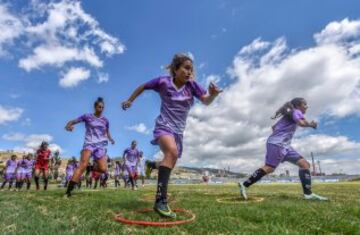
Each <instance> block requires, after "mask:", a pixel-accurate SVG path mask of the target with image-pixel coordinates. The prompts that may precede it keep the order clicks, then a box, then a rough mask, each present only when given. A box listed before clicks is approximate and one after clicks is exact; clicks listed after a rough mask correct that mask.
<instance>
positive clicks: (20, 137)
mask: <svg viewBox="0 0 360 235" xmlns="http://www.w3.org/2000/svg"><path fill="white" fill-rule="evenodd" d="M2 138H3V139H4V140H9V141H23V140H24V139H25V135H24V134H22V133H10V134H4V135H3V136H2Z"/></svg>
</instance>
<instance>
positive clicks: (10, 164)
mask: <svg viewBox="0 0 360 235" xmlns="http://www.w3.org/2000/svg"><path fill="white" fill-rule="evenodd" d="M136 145H137V142H136V141H135V140H134V141H132V143H131V147H130V148H127V149H126V150H125V151H124V155H123V160H122V161H120V160H117V161H111V159H110V158H109V157H108V156H107V163H108V169H111V168H113V172H112V173H110V172H109V170H107V171H106V172H99V171H97V170H96V164H97V163H96V161H94V162H93V163H91V162H89V164H88V167H87V168H86V171H85V175H83V176H81V180H80V182H79V183H78V185H77V186H78V188H79V189H80V188H81V185H82V184H81V181H82V180H84V179H85V182H86V188H94V189H96V188H97V187H98V185H99V186H100V187H103V188H106V187H107V186H108V179H109V178H113V179H114V186H115V187H116V188H117V187H120V186H121V183H120V181H121V180H123V182H124V187H125V188H126V187H130V186H131V188H132V189H133V190H137V188H138V184H137V180H138V179H141V183H142V187H144V184H145V170H144V167H145V159H144V157H143V152H142V151H139V150H137V148H136ZM50 156H51V151H50V150H49V149H48V143H47V142H45V141H43V142H42V143H41V145H40V148H39V149H38V150H37V151H36V154H35V156H34V154H32V153H28V154H26V155H23V157H22V159H21V160H17V155H15V154H13V155H12V156H11V157H10V159H8V160H7V161H6V164H5V167H4V169H3V179H4V180H3V182H2V184H1V189H4V188H5V186H6V184H8V189H9V190H10V189H12V188H13V184H14V182H15V187H14V188H13V189H14V190H15V191H18V190H21V189H22V188H23V185H24V184H25V183H26V189H27V190H29V189H30V187H31V182H32V179H33V176H34V181H35V184H36V189H37V190H39V189H40V184H39V177H40V175H41V174H42V176H43V182H44V190H47V187H48V179H49V168H50V173H51V175H52V178H53V179H55V180H59V179H61V178H63V179H62V180H61V181H62V183H61V184H60V186H64V187H67V185H68V183H69V181H70V180H71V178H72V177H73V174H74V171H75V170H76V169H77V168H79V165H80V164H79V161H78V160H77V159H76V158H75V157H72V158H71V159H69V160H68V163H67V165H66V170H65V177H59V176H60V175H59V167H60V165H61V159H60V156H59V152H58V151H56V152H55V153H54V155H53V157H51V158H50ZM49 164H50V166H49ZM112 164H114V166H113V167H112ZM99 183H100V184H99Z"/></svg>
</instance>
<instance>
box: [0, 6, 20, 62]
mask: <svg viewBox="0 0 360 235" xmlns="http://www.w3.org/2000/svg"><path fill="white" fill-rule="evenodd" d="M22 31H23V25H22V22H21V21H20V20H19V19H18V18H17V17H16V16H14V15H13V14H11V13H10V12H9V10H8V9H7V7H6V5H0V32H1V34H0V57H1V56H4V55H6V53H7V50H6V48H4V47H6V46H8V45H12V44H13V41H14V40H15V39H16V38H17V37H19V36H20V35H21V34H22Z"/></svg>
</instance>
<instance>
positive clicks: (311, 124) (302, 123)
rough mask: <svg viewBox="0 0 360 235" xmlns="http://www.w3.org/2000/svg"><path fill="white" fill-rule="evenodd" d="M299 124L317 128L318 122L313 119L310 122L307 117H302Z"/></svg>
mask: <svg viewBox="0 0 360 235" xmlns="http://www.w3.org/2000/svg"><path fill="white" fill-rule="evenodd" d="M297 124H298V125H299V126H301V127H311V128H314V129H316V128H317V122H315V121H311V122H308V121H307V120H305V119H300V120H299V121H298V122H297Z"/></svg>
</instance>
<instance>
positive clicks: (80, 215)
mask: <svg viewBox="0 0 360 235" xmlns="http://www.w3.org/2000/svg"><path fill="white" fill-rule="evenodd" d="M300 188H301V187H300V185H298V184H272V185H255V186H253V187H252V188H251V189H250V191H249V195H250V197H251V196H253V197H263V198H264V200H263V201H262V202H249V203H231V202H232V201H229V203H219V202H217V199H219V198H225V199H224V200H225V201H226V199H227V198H233V197H236V196H237V195H238V188H237V186H236V185H211V186H206V185H188V186H178V185H171V186H170V189H169V192H170V194H171V198H172V200H173V202H171V206H172V208H176V207H180V208H186V209H189V210H191V211H192V212H194V213H195V214H196V216H197V217H196V220H195V222H193V223H191V224H186V225H179V226H175V227H168V228H155V227H139V226H131V225H123V224H120V223H117V222H114V216H115V213H116V212H119V211H121V212H122V213H124V215H125V216H127V217H130V218H137V219H144V220H145V219H146V220H153V221H159V217H158V216H157V215H155V214H154V213H149V214H142V215H137V214H134V213H132V211H133V210H135V209H140V208H151V207H152V202H148V201H147V200H146V199H149V198H151V197H152V196H151V195H152V194H153V192H154V190H155V187H154V186H147V187H145V188H141V189H140V190H139V191H130V190H125V189H117V190H114V189H106V190H100V191H85V190H84V191H76V192H75V195H74V197H73V198H71V199H70V200H66V199H63V197H62V195H63V192H64V190H63V189H51V190H49V191H47V192H44V191H41V192H35V191H30V192H9V191H1V192H0V233H1V234H360V183H359V182H354V183H334V184H315V185H314V191H315V192H317V193H319V194H321V195H324V196H327V197H329V198H330V199H331V201H329V202H315V201H312V202H310V201H304V200H303V199H302V197H301V189H300ZM144 199H145V200H144ZM235 202H236V201H235ZM179 218H185V216H184V215H182V214H179Z"/></svg>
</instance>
